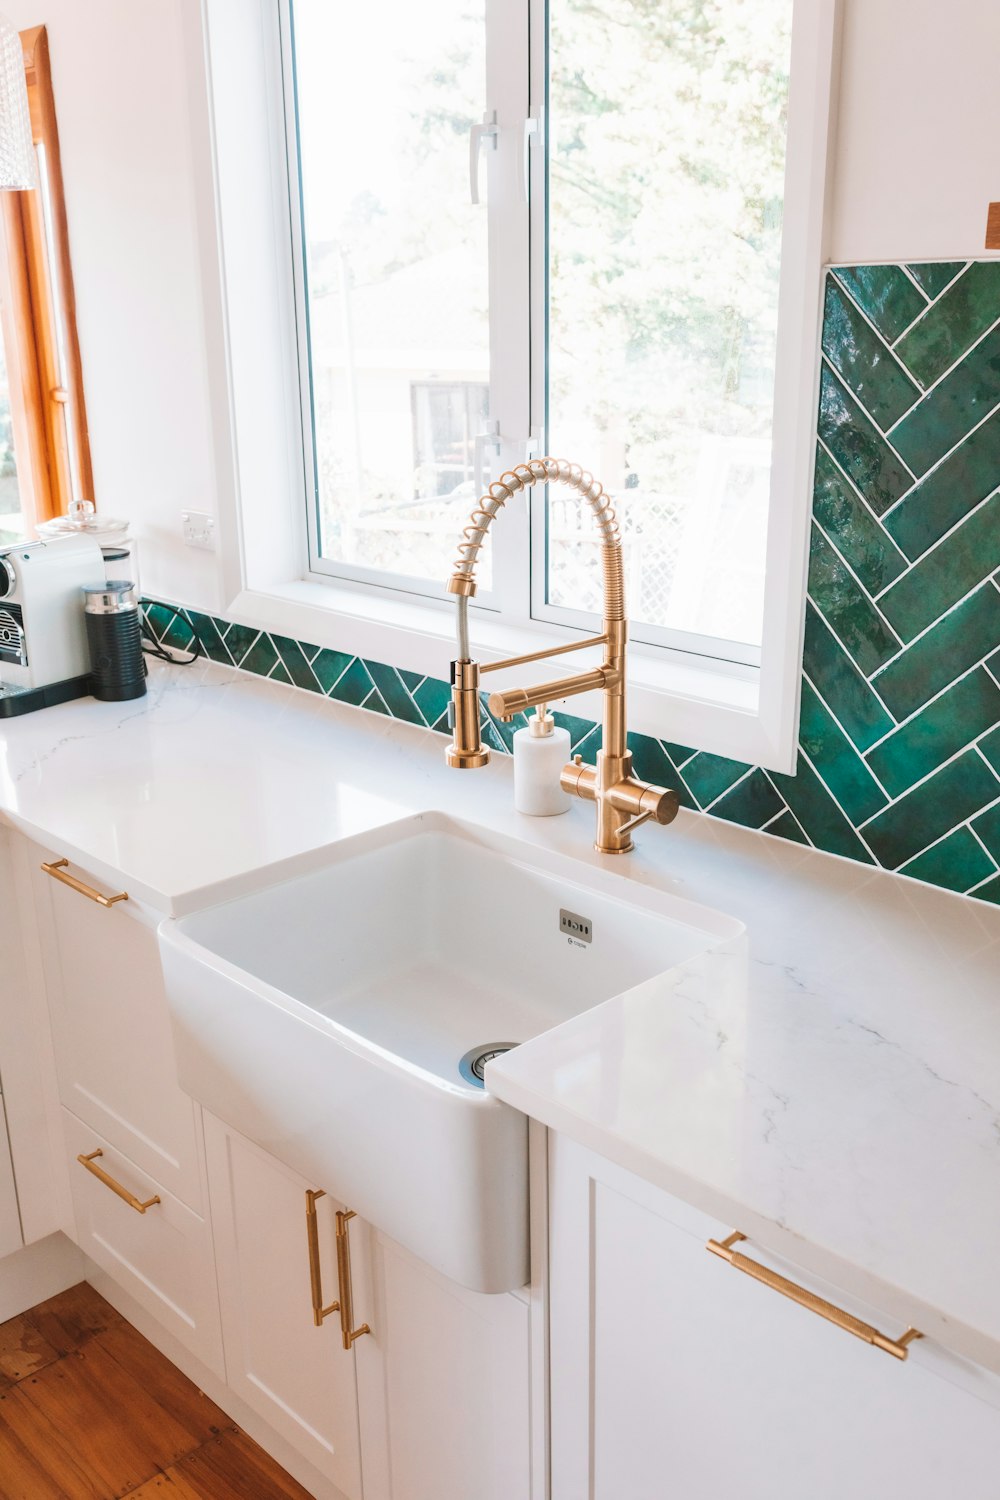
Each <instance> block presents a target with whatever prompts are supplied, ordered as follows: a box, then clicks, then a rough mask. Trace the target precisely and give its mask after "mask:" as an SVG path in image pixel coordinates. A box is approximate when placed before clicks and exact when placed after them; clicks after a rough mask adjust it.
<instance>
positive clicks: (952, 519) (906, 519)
mask: <svg viewBox="0 0 1000 1500" xmlns="http://www.w3.org/2000/svg"><path fill="white" fill-rule="evenodd" d="M998 486H1000V411H998V412H995V413H994V414H993V416H992V417H988V418H987V420H986V421H985V422H984V423H983V425H982V427H977V428H976V431H975V432H973V433H972V434H971V435H970V436H969V437H968V438H966V440H965V442H964V443H962V444H961V446H960V447H958V448H956V449H955V451H954V453H951V454H949V456H948V457H947V458H946V459H945V460H944V462H943V463H942V464H939V466H938V467H937V468H936V469H933V470H932V471H931V473H930V474H928V475H927V477H926V478H925V479H921V480H920V482H919V483H918V484H916V485H915V486H914V488H913V489H912V490H911V491H910V493H909V494H908V495H907V497H906V499H905V500H904V501H903V502H902V504H901V505H898V506H897V507H896V509H895V510H894V511H892V512H891V514H890V515H887V516H886V518H885V521H884V523H883V524H884V525H885V528H886V530H887V531H888V532H889V534H890V536H892V537H893V539H894V540H895V541H896V542H897V543H898V544H899V546H900V547H901V548H902V549H903V551H904V552H905V553H906V555H907V557H908V558H910V559H911V560H913V561H915V560H916V559H917V558H918V557H920V556H921V555H922V554H923V553H924V552H926V551H927V549H928V547H932V546H933V545H934V543H935V542H936V541H938V540H939V539H940V538H941V537H943V536H944V534H945V532H947V531H950V530H951V528H952V527H953V526H955V525H957V523H958V522H959V521H961V519H962V517H963V516H967V515H968V513H969V511H970V510H974V509H975V507H976V506H977V505H978V504H979V502H980V501H981V500H985V499H986V496H987V495H990V494H992V493H993V491H994V490H995V489H996V488H997V487H998Z"/></svg>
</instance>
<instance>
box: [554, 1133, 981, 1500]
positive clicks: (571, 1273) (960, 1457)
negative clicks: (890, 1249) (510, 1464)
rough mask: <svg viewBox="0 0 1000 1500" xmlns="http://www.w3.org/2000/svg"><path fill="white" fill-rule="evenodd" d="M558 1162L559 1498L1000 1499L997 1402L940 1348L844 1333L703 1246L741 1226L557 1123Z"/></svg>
mask: <svg viewBox="0 0 1000 1500" xmlns="http://www.w3.org/2000/svg"><path fill="white" fill-rule="evenodd" d="M551 1166H552V1175H551V1187H550V1193H551V1222H550V1232H551V1239H550V1255H551V1276H552V1284H551V1302H550V1305H551V1367H552V1500H580V1496H582V1495H588V1496H591V1497H592V1500H718V1496H719V1495H720V1494H722V1493H725V1492H726V1491H727V1490H728V1491H729V1492H730V1493H732V1494H738V1495H740V1496H741V1497H742V1500H803V1497H805V1496H808V1497H809V1500H847V1497H850V1500H885V1496H887V1495H906V1496H907V1497H908V1500H941V1497H942V1496H943V1495H961V1496H962V1497H963V1500H996V1496H997V1492H998V1491H997V1455H998V1453H1000V1411H998V1410H997V1408H996V1406H994V1405H992V1404H990V1402H989V1400H986V1399H980V1398H979V1397H978V1396H976V1395H972V1394H970V1393H969V1391H968V1390H967V1389H963V1388H962V1387H961V1386H960V1385H957V1384H953V1383H952V1382H951V1380H950V1379H948V1380H946V1379H942V1378H940V1377H939V1375H938V1374H937V1373H936V1372H935V1371H934V1369H933V1366H934V1363H935V1361H936V1360H943V1357H944V1356H943V1351H937V1352H935V1350H934V1347H933V1346H931V1345H927V1344H926V1341H925V1343H924V1344H921V1343H918V1344H915V1345H913V1346H911V1352H910V1357H909V1358H908V1359H907V1361H906V1362H905V1363H903V1362H900V1361H898V1360H896V1359H893V1358H892V1357H890V1356H889V1355H887V1354H884V1353H882V1352H881V1351H879V1350H876V1349H874V1348H872V1347H871V1346H869V1345H867V1344H864V1343H862V1342H861V1341H859V1340H857V1339H855V1338H852V1337H851V1336H850V1335H849V1334H847V1333H845V1332H843V1331H842V1330H841V1329H839V1328H836V1327H834V1326H833V1325H832V1324H830V1323H827V1322H825V1321H823V1320H822V1319H821V1318H819V1317H818V1316H817V1315H816V1314H815V1313H813V1312H811V1311H808V1310H806V1309H804V1308H802V1307H800V1306H798V1305H796V1304H795V1303H794V1302H791V1301H789V1300H787V1299H786V1298H784V1297H782V1296H781V1295H780V1294H778V1293H777V1292H775V1291H772V1290H771V1289H770V1288H769V1287H765V1286H763V1285H761V1284H760V1283H758V1282H756V1281H754V1280H752V1279H751V1278H750V1277H748V1276H745V1275H741V1274H740V1273H739V1272H737V1271H734V1270H733V1269H731V1268H730V1267H729V1266H728V1265H726V1264H725V1262H723V1261H722V1260H720V1259H718V1258H717V1257H716V1256H713V1255H710V1254H707V1253H706V1251H705V1248H704V1246H705V1239H706V1237H707V1234H706V1230H707V1233H708V1234H711V1235H712V1237H714V1238H723V1237H724V1236H725V1235H726V1234H728V1233H729V1232H730V1230H731V1229H732V1228H733V1227H734V1226H731V1225H729V1226H721V1225H713V1224H711V1223H709V1222H708V1221H704V1220H703V1216H701V1215H699V1214H695V1213H694V1212H693V1211H692V1210H689V1209H687V1208H686V1207H685V1206H684V1205H681V1204H679V1203H676V1201H675V1200H673V1199H671V1198H669V1197H668V1196H667V1195H666V1194H664V1193H661V1192H659V1191H658V1190H656V1189H654V1188H651V1187H650V1186H649V1184H647V1183H644V1182H641V1181H639V1180H638V1179H636V1178H634V1177H632V1176H630V1175H629V1174H628V1173H625V1172H621V1171H619V1170H618V1169H617V1168H615V1167H613V1166H612V1165H611V1164H610V1163H607V1162H604V1161H603V1160H602V1159H601V1158H599V1157H596V1156H593V1155H591V1154H590V1153H588V1152H585V1151H583V1150H581V1149H580V1148H579V1147H576V1146H574V1145H572V1144H571V1143H569V1142H566V1141H564V1140H562V1139H560V1138H554V1145H553V1149H552V1161H551ZM750 1253H751V1254H752V1255H753V1256H754V1258H757V1259H760V1260H765V1259H766V1257H765V1256H764V1255H763V1254H758V1252H757V1250H756V1247H751V1250H750ZM772 1263H773V1262H772ZM776 1268H777V1269H779V1270H783V1274H785V1275H788V1276H792V1277H793V1278H794V1279H795V1280H797V1281H799V1282H801V1283H804V1284H806V1285H807V1286H810V1287H811V1289H813V1290H816V1291H818V1292H819V1294H820V1295H821V1296H824V1297H825V1298H826V1299H827V1300H829V1301H832V1302H835V1303H838V1304H840V1305H841V1306H846V1308H847V1310H848V1311H849V1312H852V1313H853V1314H854V1315H855V1316H859V1317H861V1318H862V1319H863V1320H864V1321H867V1322H873V1323H875V1324H876V1326H880V1327H884V1325H885V1323H886V1320H885V1318H884V1317H880V1315H879V1313H877V1312H873V1311H872V1310H870V1309H866V1308H862V1307H859V1305H858V1304H857V1303H856V1302H855V1303H851V1302H850V1301H849V1300H848V1299H846V1298H845V1297H843V1296H842V1295H840V1294H839V1293H838V1292H837V1291H836V1290H835V1289H832V1288H829V1287H825V1286H823V1285H822V1284H820V1283H817V1282H815V1281H810V1278H808V1277H806V1276H804V1275H802V1274H800V1273H797V1272H795V1271H794V1270H793V1269H792V1268H782V1267H776ZM886 1331H888V1332H890V1333H893V1332H895V1333H896V1334H898V1333H900V1332H902V1329H901V1328H899V1327H896V1326H895V1325H894V1324H892V1323H891V1322H890V1326H889V1328H888V1329H887V1330H886ZM948 1358H949V1359H950V1358H951V1357H950V1356H949V1357H948ZM953 1368H954V1370H955V1372H956V1375H958V1374H961V1373H962V1371H961V1369H960V1362H959V1361H953ZM974 1369H975V1367H966V1374H967V1375H968V1377H969V1378H970V1379H971V1378H972V1375H971V1372H972V1371H974ZM979 1373H980V1375H981V1377H982V1386H983V1390H984V1393H985V1394H987V1395H988V1394H990V1391H991V1390H992V1392H993V1394H994V1395H995V1384H994V1383H992V1378H991V1377H988V1376H987V1375H986V1372H979Z"/></svg>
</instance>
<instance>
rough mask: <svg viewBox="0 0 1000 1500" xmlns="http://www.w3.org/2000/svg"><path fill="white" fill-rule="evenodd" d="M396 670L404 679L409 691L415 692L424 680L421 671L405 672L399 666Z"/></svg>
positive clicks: (404, 684)
mask: <svg viewBox="0 0 1000 1500" xmlns="http://www.w3.org/2000/svg"><path fill="white" fill-rule="evenodd" d="M396 670H397V672H398V673H399V675H400V677H401V678H402V679H403V686H404V687H405V688H406V690H407V692H408V693H413V692H415V691H416V689H417V688H418V687H419V686H420V684H421V683H422V682H423V680H424V678H423V674H422V673H421V672H405V671H404V670H403V668H402V667H397V668H396Z"/></svg>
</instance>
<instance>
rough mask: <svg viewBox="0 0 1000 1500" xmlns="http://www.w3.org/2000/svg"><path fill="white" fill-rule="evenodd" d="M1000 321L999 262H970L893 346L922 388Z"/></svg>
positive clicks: (939, 375)
mask: <svg viewBox="0 0 1000 1500" xmlns="http://www.w3.org/2000/svg"><path fill="white" fill-rule="evenodd" d="M998 318H1000V262H997V261H990V260H980V261H973V262H972V264H971V265H970V266H969V268H968V270H966V271H963V272H962V275H961V276H959V278H958V280H957V281H955V282H953V283H952V285H951V286H950V287H949V288H948V290H947V291H946V292H945V293H944V295H943V296H942V297H941V298H940V300H939V301H937V302H935V303H934V305H933V307H931V308H929V309H928V311H927V313H926V314H925V316H924V317H922V318H921V319H920V322H919V323H915V324H914V325H913V327H912V328H911V329H910V330H909V332H908V333H907V334H905V335H904V337H903V338H902V339H900V341H899V343H898V344H897V345H896V353H897V354H898V356H899V358H900V359H901V360H902V362H903V364H904V365H905V366H906V368H907V369H908V370H909V371H910V373H911V374H912V375H914V376H915V377H916V379H917V380H919V381H920V383H921V385H923V386H928V385H931V384H932V383H933V381H935V380H938V379H940V377H941V376H942V375H943V374H944V372H945V371H946V370H947V369H949V368H950V367H951V366H952V365H953V364H954V363H955V362H956V360H958V359H961V357H962V355H963V354H964V353H965V351H966V350H967V349H968V348H970V346H971V345H972V344H974V343H975V341H976V339H978V338H979V337H980V336H981V335H982V334H984V333H985V332H986V330H987V328H989V327H990V326H991V325H992V324H993V323H995V322H996V321H997V319H998Z"/></svg>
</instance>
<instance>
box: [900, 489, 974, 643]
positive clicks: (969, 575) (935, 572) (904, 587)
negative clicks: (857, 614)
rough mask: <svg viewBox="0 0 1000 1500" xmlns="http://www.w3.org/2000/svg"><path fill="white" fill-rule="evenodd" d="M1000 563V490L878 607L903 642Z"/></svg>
mask: <svg viewBox="0 0 1000 1500" xmlns="http://www.w3.org/2000/svg"><path fill="white" fill-rule="evenodd" d="M998 564H1000V494H997V495H994V496H993V499H992V500H987V502H986V504H985V505H981V506H980V507H979V509H978V510H977V511H973V513H972V515H971V516H969V518H968V520H967V521H966V522H965V524H964V525H963V526H959V527H958V529H957V530H955V531H953V532H952V533H951V535H950V536H948V537H945V539H944V541H943V542H941V543H940V544H939V545H938V546H937V547H935V549H934V551H933V552H928V553H927V555H926V556H925V557H924V558H923V559H922V560H921V561H920V562H918V563H917V565H916V567H914V568H913V569H912V570H911V571H910V572H909V573H907V574H906V575H905V577H903V578H900V579H898V580H897V582H896V583H894V584H893V585H892V587H891V588H890V589H889V591H888V593H885V594H883V595H882V597H881V599H880V600H879V608H880V609H881V610H882V612H883V613H884V615H885V617H886V619H887V620H888V621H889V622H890V624H891V625H893V626H894V628H895V629H896V630H897V631H898V632H899V634H900V635H901V636H902V638H903V640H904V641H912V639H913V637H914V636H915V635H919V634H920V632H921V631H922V630H926V629H927V627H928V625H931V624H933V622H934V621H935V620H937V619H939V618H940V617H941V615H943V614H944V612H945V610H947V609H950V608H951V606H952V605H953V604H954V602H955V600H956V599H961V598H962V597H963V596H964V595H965V594H967V593H969V591H970V590H971V589H974V588H975V586H976V584H977V583H980V582H981V581H982V579H983V578H986V577H988V576H989V575H990V574H991V573H992V572H993V569H994V568H995V567H997V565H998Z"/></svg>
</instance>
